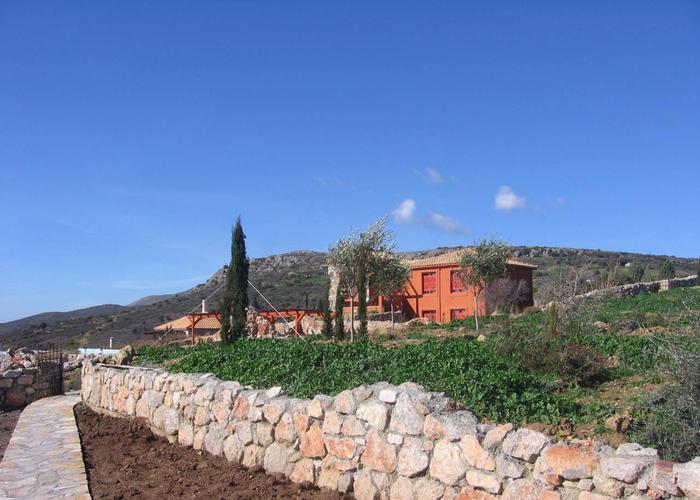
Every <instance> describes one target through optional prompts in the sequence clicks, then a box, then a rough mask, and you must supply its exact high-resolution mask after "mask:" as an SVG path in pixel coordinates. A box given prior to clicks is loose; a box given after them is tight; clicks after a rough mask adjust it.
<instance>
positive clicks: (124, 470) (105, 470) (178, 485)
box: [75, 404, 350, 500]
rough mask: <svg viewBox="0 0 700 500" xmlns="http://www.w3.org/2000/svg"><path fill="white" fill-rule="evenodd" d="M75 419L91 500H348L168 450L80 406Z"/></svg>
mask: <svg viewBox="0 0 700 500" xmlns="http://www.w3.org/2000/svg"><path fill="white" fill-rule="evenodd" d="M75 415H76V420H77V422H78V428H79V431H80V439H81V442H82V446H83V458H84V460H85V465H86V468H87V475H88V482H89V485H90V492H91V493H92V496H93V498H96V499H97V498H109V499H123V498H146V499H148V498H154V499H155V498H157V499H159V500H162V499H163V498H168V497H186V498H202V499H204V498H206V499H218V498H220V499H224V498H237V499H260V500H262V499H269V498H280V499H281V498H293V499H323V500H326V499H328V500H330V499H341V498H350V497H349V496H347V495H343V494H340V493H338V492H335V491H329V490H320V489H318V488H316V487H314V486H311V485H299V484H295V483H292V482H290V481H287V480H286V479H285V478H284V476H279V475H277V476H275V475H267V474H265V472H264V471H262V470H260V469H258V470H254V469H246V468H244V467H241V466H239V465H236V464H232V463H230V462H228V461H227V460H226V459H225V458H223V457H215V456H213V455H210V454H208V453H204V452H201V451H196V450H194V449H192V448H186V447H182V446H178V445H177V444H170V443H169V442H168V441H167V440H166V439H163V438H160V437H157V436H155V435H154V434H153V433H152V432H151V431H150V430H149V429H148V427H147V426H146V425H144V423H143V422H141V421H138V420H131V419H126V418H114V417H108V416H104V415H100V414H97V413H95V412H93V411H92V410H90V409H89V408H87V407H86V406H84V405H82V404H81V405H78V406H77V407H76V409H75Z"/></svg>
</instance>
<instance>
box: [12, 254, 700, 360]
mask: <svg viewBox="0 0 700 500" xmlns="http://www.w3.org/2000/svg"><path fill="white" fill-rule="evenodd" d="M447 250H451V249H450V248H436V249H432V250H426V251H416V252H406V253H405V255H406V257H407V258H419V257H429V256H431V255H436V254H439V253H442V252H445V251H447ZM514 252H515V253H516V255H517V256H518V258H520V259H522V260H525V261H528V262H532V263H534V264H537V265H538V266H540V267H539V269H538V270H537V271H536V272H535V280H534V288H535V300H536V301H542V300H545V299H546V296H547V295H546V294H547V292H548V290H550V289H551V288H552V287H553V286H554V285H555V284H556V283H557V282H558V281H560V280H561V279H570V277H571V276H572V275H573V274H574V272H577V273H578V275H579V276H578V278H579V279H584V280H585V279H590V280H592V281H595V280H598V279H600V278H601V276H602V275H603V274H604V273H605V272H606V270H608V269H609V268H610V267H611V266H615V265H617V266H618V267H617V271H616V273H617V276H618V277H621V278H624V274H625V273H626V272H627V271H626V269H627V268H625V267H624V266H625V264H628V263H639V264H640V265H641V266H642V267H643V268H644V269H645V277H646V278H648V279H655V278H656V275H657V274H658V270H659V268H660V267H661V265H662V264H663V262H664V260H666V259H667V258H668V259H671V260H672V261H673V263H674V265H675V268H676V273H677V275H678V276H686V275H688V274H692V273H694V272H695V269H696V267H695V266H696V262H697V261H695V260H694V259H684V258H676V257H667V256H658V255H644V254H632V253H625V252H606V251H600V250H582V249H572V248H551V247H515V248H514ZM325 258H326V254H325V253H322V252H306V251H299V252H290V253H286V254H280V255H273V256H270V257H264V258H259V259H253V260H251V265H250V280H251V282H252V283H253V284H254V285H255V286H256V287H257V288H258V289H259V290H260V291H261V292H262V293H263V294H264V295H265V296H266V297H267V298H268V299H269V300H270V301H271V302H272V303H273V304H274V305H275V307H277V308H280V309H282V308H291V307H310V308H315V307H317V306H318V303H319V299H320V298H321V297H322V296H323V293H324V286H325V285H324V284H325V279H326V271H325V268H324V267H323V265H324V264H325ZM223 278H224V272H223V270H222V269H220V270H218V271H217V272H216V273H214V275H213V276H212V277H211V278H210V279H209V280H208V281H207V282H206V283H203V284H201V285H198V286H196V287H194V288H192V289H190V290H187V291H184V292H181V293H177V294H173V295H161V296H149V297H145V298H144V299H141V300H139V301H136V302H134V303H133V304H131V305H130V306H111V305H106V306H96V307H92V308H88V309H80V310H77V311H71V312H68V313H43V314H39V315H35V316H30V317H28V318H24V319H21V320H17V321H13V322H11V323H4V324H0V348H8V347H13V346H28V347H41V346H46V345H48V344H58V345H62V346H64V347H66V348H77V347H78V346H81V345H89V346H95V347H100V346H102V347H104V346H106V345H108V344H109V338H110V337H113V338H114V344H115V345H116V346H121V345H124V344H127V343H146V342H152V341H153V339H154V337H153V335H152V334H150V333H149V332H151V331H152V327H153V326H154V325H156V324H158V323H163V322H166V321H169V320H172V319H175V318H178V317H180V316H183V315H185V314H187V313H188V312H190V311H191V310H193V309H197V308H198V307H199V304H200V303H201V301H202V299H204V298H206V297H209V296H210V295H211V297H210V298H209V300H208V302H209V304H210V306H211V307H213V308H216V307H217V305H218V303H219V300H220V298H221V290H220V288H221V287H222V285H223ZM250 303H251V304H253V305H256V306H259V307H260V308H262V309H265V308H267V304H266V303H265V301H264V300H263V299H262V298H260V297H259V296H258V295H257V293H256V292H254V291H253V290H252V289H251V290H250ZM43 323H45V324H43Z"/></svg>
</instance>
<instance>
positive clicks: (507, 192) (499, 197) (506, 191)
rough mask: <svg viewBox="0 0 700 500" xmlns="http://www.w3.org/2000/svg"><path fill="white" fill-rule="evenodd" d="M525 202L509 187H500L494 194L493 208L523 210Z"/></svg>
mask: <svg viewBox="0 0 700 500" xmlns="http://www.w3.org/2000/svg"><path fill="white" fill-rule="evenodd" d="M526 205H527V202H526V200H525V198H524V197H523V196H517V195H516V194H515V193H514V192H513V190H512V189H511V188H510V186H501V187H500V188H499V189H498V193H496V198H495V199H494V202H493V206H494V208H495V209H496V210H506V211H510V210H515V209H523V208H525V206H526Z"/></svg>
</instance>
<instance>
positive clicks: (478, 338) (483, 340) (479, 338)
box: [476, 333, 486, 342]
mask: <svg viewBox="0 0 700 500" xmlns="http://www.w3.org/2000/svg"><path fill="white" fill-rule="evenodd" d="M476 341H477V342H486V336H485V335H484V334H483V333H480V334H479V336H478V337H477V338H476Z"/></svg>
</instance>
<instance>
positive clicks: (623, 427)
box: [605, 412, 632, 433]
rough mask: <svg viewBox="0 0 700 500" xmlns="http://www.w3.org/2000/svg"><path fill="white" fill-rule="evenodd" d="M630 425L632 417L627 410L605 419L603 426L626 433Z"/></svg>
mask: <svg viewBox="0 0 700 500" xmlns="http://www.w3.org/2000/svg"><path fill="white" fill-rule="evenodd" d="M630 427H632V417H631V416H630V414H629V413H628V412H624V413H623V414H622V415H613V416H611V417H608V418H606V419H605V428H606V429H608V430H610V431H613V432H621V433H626V432H628V431H629V430H630Z"/></svg>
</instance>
